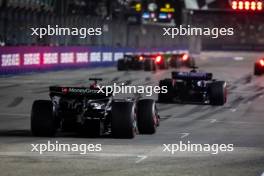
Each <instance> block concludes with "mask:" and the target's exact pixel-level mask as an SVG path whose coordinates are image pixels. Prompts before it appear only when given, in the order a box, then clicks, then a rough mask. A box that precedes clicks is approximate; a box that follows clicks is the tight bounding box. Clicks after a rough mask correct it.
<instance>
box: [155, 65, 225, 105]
mask: <svg viewBox="0 0 264 176" xmlns="http://www.w3.org/2000/svg"><path fill="white" fill-rule="evenodd" d="M212 78H213V74H212V73H206V72H198V71H196V67H194V68H193V70H191V71H190V72H172V79H164V80H161V81H160V82H159V86H160V87H163V86H166V87H167V93H160V94H158V100H159V102H163V103H165V102H187V103H188V102H191V103H202V104H211V105H224V104H225V103H226V100H227V88H226V82H225V81H217V80H214V79H212Z"/></svg>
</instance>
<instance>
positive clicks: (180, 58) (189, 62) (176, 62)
mask: <svg viewBox="0 0 264 176" xmlns="http://www.w3.org/2000/svg"><path fill="white" fill-rule="evenodd" d="M169 65H170V67H173V68H179V67H189V68H192V67H193V66H195V60H194V58H193V57H191V56H190V55H188V54H186V53H181V54H172V55H171V57H170V58H169Z"/></svg>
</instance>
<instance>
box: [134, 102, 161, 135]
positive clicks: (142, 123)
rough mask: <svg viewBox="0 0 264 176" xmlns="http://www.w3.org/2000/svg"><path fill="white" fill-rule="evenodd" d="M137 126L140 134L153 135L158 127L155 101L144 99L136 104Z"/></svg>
mask: <svg viewBox="0 0 264 176" xmlns="http://www.w3.org/2000/svg"><path fill="white" fill-rule="evenodd" d="M137 124H138V131H139V133H140V134H154V133H155V132H156V128H157V126H158V125H159V117H158V115H157V113H156V105H155V101H154V100H151V99H144V100H140V101H139V102H138V106H137Z"/></svg>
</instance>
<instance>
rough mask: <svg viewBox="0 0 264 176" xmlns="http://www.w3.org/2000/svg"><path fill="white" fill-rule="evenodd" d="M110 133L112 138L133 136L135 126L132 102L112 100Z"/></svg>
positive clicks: (129, 137) (135, 129)
mask: <svg viewBox="0 0 264 176" xmlns="http://www.w3.org/2000/svg"><path fill="white" fill-rule="evenodd" d="M111 128H112V135H113V137H114V138H128V139H131V138H134V137H135V135H136V131H137V127H136V121H135V104H134V102H113V104H112V122H111Z"/></svg>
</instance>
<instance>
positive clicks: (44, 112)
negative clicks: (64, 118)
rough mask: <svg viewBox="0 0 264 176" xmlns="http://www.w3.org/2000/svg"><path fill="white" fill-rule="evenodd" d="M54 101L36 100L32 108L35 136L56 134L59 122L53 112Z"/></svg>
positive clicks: (32, 124) (32, 128)
mask: <svg viewBox="0 0 264 176" xmlns="http://www.w3.org/2000/svg"><path fill="white" fill-rule="evenodd" d="M52 108H53V105H52V102H51V101H49V100H36V101H35V102H34V103H33V106H32V110H31V132H32V134H33V135H34V136H43V137H52V136H55V134H56V130H57V123H56V120H55V117H54V116H53V112H52Z"/></svg>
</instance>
